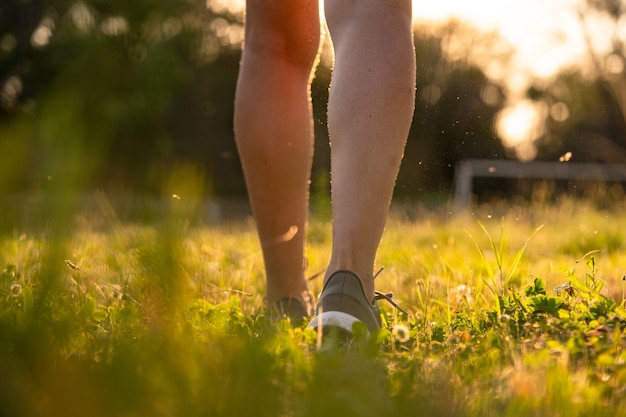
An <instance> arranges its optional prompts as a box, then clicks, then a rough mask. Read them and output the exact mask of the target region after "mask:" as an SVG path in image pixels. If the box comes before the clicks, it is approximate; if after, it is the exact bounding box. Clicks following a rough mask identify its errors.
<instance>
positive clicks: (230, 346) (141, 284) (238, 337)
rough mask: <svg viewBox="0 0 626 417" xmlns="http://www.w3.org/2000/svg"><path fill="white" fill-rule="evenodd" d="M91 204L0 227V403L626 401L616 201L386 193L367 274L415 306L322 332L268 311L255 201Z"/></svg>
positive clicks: (493, 412) (562, 412)
mask: <svg viewBox="0 0 626 417" xmlns="http://www.w3.org/2000/svg"><path fill="white" fill-rule="evenodd" d="M99 207H100V209H99V210H95V211H92V212H89V213H87V212H83V213H82V214H80V215H74V216H71V217H70V216H65V217H64V219H71V220H69V221H68V222H67V223H65V227H59V225H58V223H54V222H52V223H50V224H49V226H48V227H46V228H44V229H36V230H37V231H34V229H30V230H24V231H23V230H19V229H15V230H14V231H12V232H10V233H5V234H4V235H3V237H2V238H1V240H0V376H1V378H0V415H2V416H5V415H6V416H252V415H253V416H265V415H267V416H316V417H319V416H370V415H372V416H395V415H398V416H567V417H574V416H623V415H626V396H624V387H626V353H624V347H626V333H625V329H626V311H625V310H624V307H625V306H624V296H623V294H624V285H625V283H624V281H623V279H622V276H624V273H626V269H624V267H625V265H626V253H625V252H624V251H623V249H622V248H623V239H624V238H623V233H624V232H623V231H624V230H626V214H624V213H626V211H624V210H623V207H617V206H616V207H614V208H613V209H611V210H607V209H597V208H594V207H593V206H592V205H591V204H588V203H585V202H581V201H565V202H562V203H560V204H559V205H558V206H557V207H554V206H547V205H540V206H532V205H530V206H526V207H523V208H511V207H506V206H498V207H482V208H480V209H479V210H477V212H476V213H475V214H474V215H472V216H470V215H463V216H455V217H451V216H447V215H445V214H441V213H436V212H427V211H423V212H422V211H419V210H416V209H414V208H411V209H400V208H398V209H396V210H394V211H393V213H392V216H391V218H390V221H389V224H388V228H387V230H386V233H385V236H384V238H383V242H382V244H381V248H380V252H379V257H378V260H377V267H384V268H385V269H384V271H383V273H382V274H380V276H379V278H378V279H377V286H378V288H379V289H380V290H384V291H387V290H389V291H393V292H394V293H395V299H396V300H397V301H398V302H399V303H400V304H401V305H402V306H403V307H404V308H405V309H407V310H408V311H409V312H410V315H409V316H408V317H407V316H404V315H402V314H401V313H399V312H398V311H396V310H394V309H393V308H391V306H388V305H386V304H382V308H383V311H384V318H385V320H386V323H387V325H388V327H389V329H385V330H382V331H380V332H379V333H378V334H375V335H374V336H373V338H372V339H370V340H360V341H358V343H356V344H355V346H354V347H353V348H352V349H351V350H349V351H343V350H328V351H322V352H319V351H317V350H316V349H315V346H316V335H315V334H314V332H313V331H311V330H306V329H303V328H298V327H297V328H292V327H291V326H290V325H289V323H287V322H285V321H283V322H276V321H272V320H270V319H269V318H268V317H266V316H265V315H264V312H263V309H262V305H263V288H264V282H263V280H264V278H263V268H262V257H261V253H260V249H259V245H258V243H257V240H256V236H255V233H254V229H253V224H252V222H251V221H248V220H244V221H241V222H231V223H228V224H220V225H212V226H207V225H202V223H198V222H190V221H189V219H190V212H189V211H188V210H176V209H172V210H170V211H169V214H164V215H163V217H162V218H161V220H159V221H155V222H153V223H151V224H145V223H144V224H131V223H126V222H122V221H120V220H119V219H118V218H117V217H116V215H115V211H114V210H112V209H111V207H110V206H109V205H107V204H105V203H104V200H101V205H100V206H99ZM166 212H167V211H166ZM52 220H54V219H52ZM542 225H543V227H542V228H540V226H542ZM308 234H309V245H308V248H307V258H308V270H307V274H308V275H310V276H313V275H315V274H316V273H317V272H319V271H321V270H323V269H324V267H325V263H326V261H327V259H328V256H329V250H330V225H329V223H328V222H325V221H318V220H315V219H314V220H313V221H312V223H311V226H310V228H309V230H308ZM564 284H568V285H564ZM311 285H312V288H313V291H314V292H318V291H319V290H320V287H321V280H320V279H316V280H313V281H312V282H311ZM558 286H561V288H562V290H560V291H558V292H557V291H556V290H555V288H556V287H558Z"/></svg>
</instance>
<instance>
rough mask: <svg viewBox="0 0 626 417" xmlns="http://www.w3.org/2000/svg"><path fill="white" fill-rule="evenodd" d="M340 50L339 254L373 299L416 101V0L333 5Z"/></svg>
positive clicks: (338, 265)
mask: <svg viewBox="0 0 626 417" xmlns="http://www.w3.org/2000/svg"><path fill="white" fill-rule="evenodd" d="M325 12H326V20H327V23H328V28H329V31H330V36H331V39H332V41H333V46H334V51H335V67H334V72H333V78H332V85H331V92H330V99H329V110H328V124H329V132H330V140H331V172H332V174H331V177H332V201H333V248H332V255H331V260H330V264H329V267H328V270H327V275H326V278H328V277H329V275H330V274H332V273H333V272H334V271H336V270H340V269H348V270H351V271H354V272H355V273H357V275H358V276H359V277H360V278H361V281H362V284H363V287H364V290H365V294H366V296H367V297H368V298H369V299H370V301H371V300H372V298H373V295H374V294H373V293H374V282H373V267H374V260H375V256H376V251H377V248H378V245H379V243H380V239H381V237H382V233H383V230H384V227H385V222H386V219H387V214H388V209H389V204H390V202H391V197H392V192H393V187H394V185H395V180H396V176H397V173H398V169H399V165H400V161H401V159H402V155H403V153H404V145H405V143H406V138H407V135H408V131H409V128H410V124H411V120H412V116H413V108H414V101H415V51H414V46H413V38H412V28H411V2H410V0H326V3H325Z"/></svg>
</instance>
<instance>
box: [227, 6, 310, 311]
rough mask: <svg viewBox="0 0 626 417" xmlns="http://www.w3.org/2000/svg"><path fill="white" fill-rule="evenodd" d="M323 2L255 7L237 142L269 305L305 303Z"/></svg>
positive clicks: (250, 12) (238, 102) (249, 16)
mask: <svg viewBox="0 0 626 417" xmlns="http://www.w3.org/2000/svg"><path fill="white" fill-rule="evenodd" d="M319 38H320V21H319V5H318V0H298V1H294V0H248V1H247V5H246V35H245V46H244V51H243V57H242V62H241V68H240V73H239V80H238V84H237V93H236V98H235V139H236V142H237V146H238V149H239V153H240V156H241V160H242V164H243V168H244V174H245V178H246V183H247V186H248V194H249V198H250V202H251V205H252V210H253V213H254V216H255V219H256V223H257V229H258V234H259V239H260V241H261V246H262V249H263V256H264V261H265V269H266V276H267V293H266V300H267V302H268V303H273V302H274V301H276V300H277V299H279V298H282V297H286V296H291V297H295V298H298V299H302V296H303V293H305V292H306V291H307V284H306V280H305V279H304V263H303V259H304V238H305V226H306V221H307V213H308V192H309V178H310V171H311V160H312V155H313V128H312V114H311V102H310V94H309V82H310V78H311V72H312V68H313V66H314V64H315V60H316V57H317V53H318V49H319Z"/></svg>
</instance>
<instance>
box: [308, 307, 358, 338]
mask: <svg viewBox="0 0 626 417" xmlns="http://www.w3.org/2000/svg"><path fill="white" fill-rule="evenodd" d="M360 321H361V320H359V319H357V318H356V317H354V316H351V315H350V314H347V313H343V312H341V311H326V312H323V313H322V314H319V315H317V316H316V317H315V318H314V319H313V320H312V321H311V323H309V325H308V326H307V327H308V328H309V329H314V330H320V328H324V327H326V326H335V327H339V328H341V329H343V330H346V331H348V332H350V333H352V325H353V324H354V323H356V322H360ZM368 335H369V332H368Z"/></svg>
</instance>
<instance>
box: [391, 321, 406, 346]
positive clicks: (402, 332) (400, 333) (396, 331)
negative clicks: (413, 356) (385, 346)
mask: <svg viewBox="0 0 626 417" xmlns="http://www.w3.org/2000/svg"><path fill="white" fill-rule="evenodd" d="M391 334H392V335H393V337H394V339H395V340H397V341H398V342H401V343H404V342H408V341H409V328H408V327H406V326H405V325H403V324H396V325H395V326H393V329H392V330H391Z"/></svg>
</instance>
